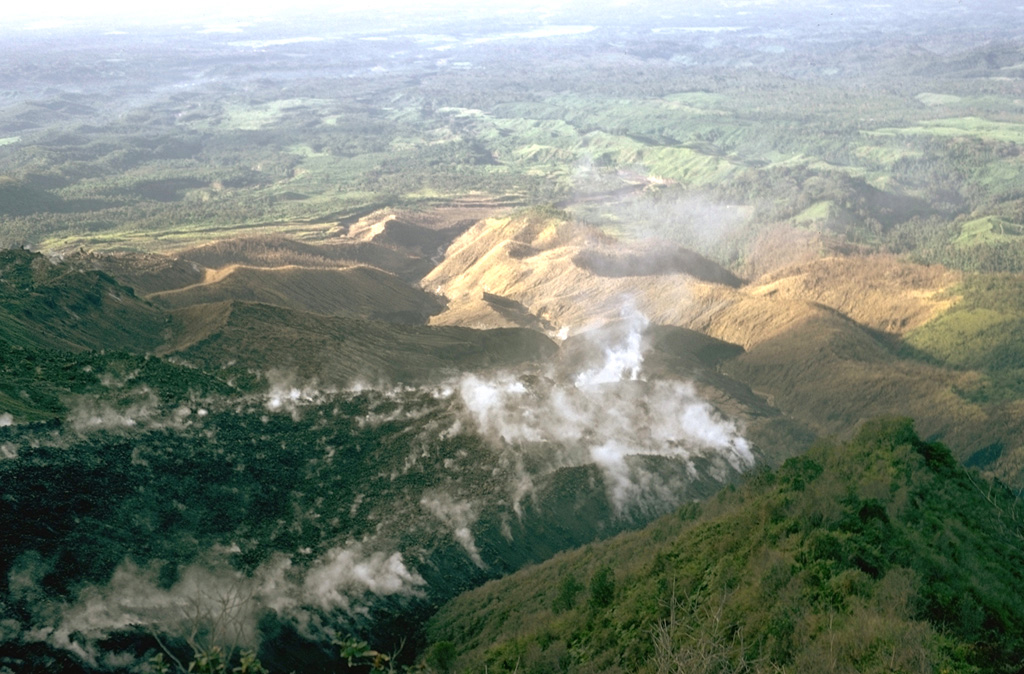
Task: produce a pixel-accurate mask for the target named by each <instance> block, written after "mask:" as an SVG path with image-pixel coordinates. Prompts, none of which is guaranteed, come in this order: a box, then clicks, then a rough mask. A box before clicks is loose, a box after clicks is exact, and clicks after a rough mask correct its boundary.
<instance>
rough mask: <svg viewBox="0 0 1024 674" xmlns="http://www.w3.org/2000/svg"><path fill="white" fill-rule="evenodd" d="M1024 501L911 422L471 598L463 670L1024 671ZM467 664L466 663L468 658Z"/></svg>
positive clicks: (446, 646)
mask: <svg viewBox="0 0 1024 674" xmlns="http://www.w3.org/2000/svg"><path fill="white" fill-rule="evenodd" d="M1022 569H1024V536H1022V531H1021V519H1020V514H1019V504H1017V502H1016V501H1015V500H1014V498H1013V495H1012V494H1011V493H1010V492H1009V491H1007V490H1004V489H1003V488H1001V487H999V486H997V485H990V484H987V483H982V482H979V478H977V477H976V476H971V475H970V474H968V473H966V472H965V471H964V470H963V469H961V468H959V467H958V466H957V464H956V463H955V461H954V460H953V458H952V457H951V455H950V454H949V452H948V451H947V450H946V449H945V448H943V447H941V446H939V445H934V444H928V443H925V442H922V441H921V440H919V439H918V438H917V436H916V435H915V434H914V432H913V429H912V426H911V424H910V422H909V421H907V420H886V421H881V422H872V423H869V424H865V426H864V427H863V428H862V429H861V430H860V432H859V433H858V434H857V436H856V437H855V438H854V440H853V441H851V442H848V443H844V444H841V445H832V444H823V445H819V446H817V447H815V448H814V449H812V450H811V451H810V452H809V453H808V454H807V455H806V456H803V457H800V458H796V459H792V460H790V461H788V462H787V463H786V464H785V465H784V466H782V467H781V468H780V469H779V470H778V471H776V472H774V473H761V474H758V475H757V476H755V477H753V478H752V479H750V480H749V481H748V482H747V483H746V484H745V485H743V486H742V487H740V488H738V489H736V490H735V491H733V490H726V491H723V492H721V493H720V494H719V496H718V497H717V498H714V499H711V500H710V501H708V502H706V503H705V504H702V505H700V506H697V505H691V506H687V507H684V508H683V509H682V510H680V511H679V512H678V513H677V514H676V515H674V516H670V517H666V518H664V519H662V520H659V521H658V522H656V523H655V524H653V525H651V526H650V527H648V528H647V529H645V530H642V531H639V532H634V533H628V534H623V535H621V536H619V537H617V538H615V539H613V540H610V541H607V542H604V543H599V544H595V545H590V546H587V547H585V548H582V549H580V550H576V551H573V552H569V553H563V554H561V555H558V556H556V557H555V558H554V559H552V560H551V561H549V562H546V563H544V564H542V565H539V566H537V567H534V568H531V569H527V570H524V571H521V572H519V573H517V574H515V575H513V576H511V577H509V578H506V579H502V580H500V581H496V582H493V583H489V584H487V585H485V586H483V587H481V588H479V589H477V590H473V591H471V592H468V593H466V594H465V595H463V596H461V597H459V598H458V599H456V600H455V601H453V602H451V603H450V604H448V605H447V606H445V607H443V608H442V609H441V610H440V611H439V612H438V614H437V615H436V616H435V617H434V618H433V619H432V620H431V622H430V624H429V626H428V635H429V637H430V639H431V641H433V642H434V646H433V648H432V649H431V650H429V651H428V657H427V661H428V662H432V663H437V662H438V661H439V659H440V660H441V661H443V662H444V663H447V664H448V666H449V667H451V665H454V669H455V670H456V671H463V670H465V671H476V670H484V669H486V670H487V671H491V672H502V671H508V672H511V671H541V670H544V669H547V668H551V667H554V668H557V669H558V670H559V671H568V672H593V671H602V672H618V671H638V672H719V671H750V672H768V671H782V672H811V671H814V672H819V671H858V672H891V671H950V672H969V671H972V672H973V671H981V672H1003V671H1015V670H1016V669H1017V668H1019V666H1020V663H1021V660H1022V658H1024V640H1022V638H1021V634H1022V633H1024V631H1022V630H1024V593H1022V590H1021V588H1022V587H1024V575H1022ZM453 656H457V660H455V661H454V662H453V659H454V658H453Z"/></svg>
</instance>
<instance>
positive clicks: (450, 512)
mask: <svg viewBox="0 0 1024 674" xmlns="http://www.w3.org/2000/svg"><path fill="white" fill-rule="evenodd" d="M420 505H422V506H423V507H424V508H426V509H427V510H428V511H429V512H430V514H432V515H433V516H434V517H436V518H437V519H439V520H440V521H441V523H442V524H444V525H445V526H446V527H447V528H449V529H451V531H452V535H453V536H454V537H455V540H456V541H457V542H458V544H459V545H461V546H462V548H463V549H464V550H465V551H466V554H468V555H469V558H470V559H472V560H473V563H474V564H476V565H477V566H479V567H480V568H481V569H483V568H486V567H487V565H486V564H484V560H483V559H481V557H480V551H479V550H478V549H477V547H476V540H475V539H474V538H473V533H472V531H470V527H472V526H473V524H474V523H475V522H476V519H477V514H476V511H475V510H474V509H473V504H471V503H469V502H468V501H456V500H455V499H453V498H452V497H451V496H450V495H449V494H446V493H444V492H433V493H429V494H424V495H423V498H422V499H421V500H420Z"/></svg>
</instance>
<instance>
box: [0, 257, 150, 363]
mask: <svg viewBox="0 0 1024 674" xmlns="http://www.w3.org/2000/svg"><path fill="white" fill-rule="evenodd" d="M0 297H2V298H3V301H2V302H0V340H2V341H3V342H6V343H7V344H12V345H19V346H26V347H46V348H56V349H63V350H71V351H82V350H88V349H93V350H100V349H128V350H132V351H141V352H146V351H151V350H154V349H155V348H156V347H157V346H158V345H159V344H160V343H161V341H163V339H164V337H165V336H166V334H165V331H166V330H167V328H168V327H169V325H168V319H167V316H166V315H164V313H163V312H162V311H160V310H159V309H157V308H156V307H154V306H153V305H151V304H149V303H148V302H145V301H144V300H142V299H139V298H138V297H136V296H135V293H134V292H133V291H132V289H131V288H127V287H125V286H122V285H120V284H119V283H117V282H116V281H115V280H114V279H113V278H111V277H110V276H108V275H107V274H105V273H103V272H99V271H91V270H88V269H82V268H79V267H77V266H76V265H74V264H71V263H69V262H61V261H56V260H50V259H48V258H46V257H44V256H43V255H41V254H38V253H31V252H29V251H26V250H3V251H0Z"/></svg>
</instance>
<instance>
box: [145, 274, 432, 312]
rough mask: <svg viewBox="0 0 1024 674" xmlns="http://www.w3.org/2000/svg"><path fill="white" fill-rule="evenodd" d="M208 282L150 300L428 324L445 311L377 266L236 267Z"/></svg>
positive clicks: (173, 305)
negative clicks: (230, 303)
mask: <svg viewBox="0 0 1024 674" xmlns="http://www.w3.org/2000/svg"><path fill="white" fill-rule="evenodd" d="M207 278H208V279H209V280H208V281H207V282H204V283H199V284H195V285H191V286H187V287H185V288H180V289H177V290H168V291H164V292H159V293H153V294H152V295H149V297H148V299H150V300H151V301H153V302H154V303H156V304H158V305H160V306H163V307H166V308H168V309H175V308H180V307H185V306H189V305H192V304H206V303H210V302H225V301H231V300H238V301H242V302H259V303H263V304H272V305H275V306H279V307H284V308H288V309H292V310H296V311H310V312H313V313H318V314H327V315H331V316H360V317H365V318H376V319H380V320H385V321H394V322H401V323H425V322H426V320H427V319H428V318H429V317H430V316H431V315H432V314H435V313H438V312H439V311H440V310H441V308H442V307H441V304H440V303H439V302H438V300H437V299H436V298H435V297H434V296H432V295H430V294H428V293H425V292H423V291H422V290H419V289H418V288H415V287H413V286H410V285H409V284H407V283H406V282H404V281H402V280H400V279H399V278H397V277H396V276H394V275H392V274H389V273H387V272H383V271H381V270H379V269H374V268H372V267H364V266H359V267H346V268H340V269H310V268H305V267H295V266H288V267H274V268H257V267H246V266H240V265H232V266H229V267H225V268H223V269H219V270H210V271H209V272H208V274H207Z"/></svg>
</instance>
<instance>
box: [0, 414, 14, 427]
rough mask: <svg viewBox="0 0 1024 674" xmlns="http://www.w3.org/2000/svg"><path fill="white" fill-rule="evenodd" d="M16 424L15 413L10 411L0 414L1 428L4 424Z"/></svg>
mask: <svg viewBox="0 0 1024 674" xmlns="http://www.w3.org/2000/svg"><path fill="white" fill-rule="evenodd" d="M13 424H14V415H13V414H11V413H10V412H4V413H3V414H0V428H3V427H4V426H11V425H13Z"/></svg>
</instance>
